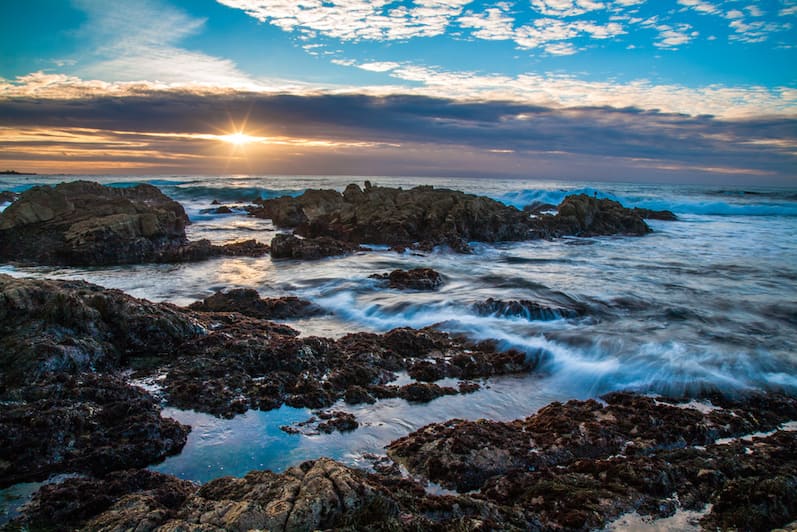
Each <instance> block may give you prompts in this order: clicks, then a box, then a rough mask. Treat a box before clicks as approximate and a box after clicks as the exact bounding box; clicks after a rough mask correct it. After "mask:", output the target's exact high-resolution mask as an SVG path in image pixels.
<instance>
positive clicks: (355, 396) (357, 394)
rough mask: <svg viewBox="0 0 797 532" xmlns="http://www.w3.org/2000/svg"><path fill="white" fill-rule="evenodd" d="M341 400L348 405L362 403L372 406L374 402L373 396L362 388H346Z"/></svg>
mask: <svg viewBox="0 0 797 532" xmlns="http://www.w3.org/2000/svg"><path fill="white" fill-rule="evenodd" d="M343 399H344V400H345V401H346V402H347V403H348V404H350V405H359V404H362V403H367V404H373V403H375V402H376V399H374V396H373V395H371V394H370V393H368V390H366V389H365V388H363V387H362V386H356V385H355V386H349V387H348V388H346V395H345V396H344V397H343Z"/></svg>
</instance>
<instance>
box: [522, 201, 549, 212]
mask: <svg viewBox="0 0 797 532" xmlns="http://www.w3.org/2000/svg"><path fill="white" fill-rule="evenodd" d="M554 211H556V205H551V204H550V203H544V202H541V201H535V202H533V203H530V204H528V205H526V206H525V207H523V212H527V213H529V214H542V213H544V212H554Z"/></svg>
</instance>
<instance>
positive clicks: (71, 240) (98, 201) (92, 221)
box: [0, 181, 267, 266]
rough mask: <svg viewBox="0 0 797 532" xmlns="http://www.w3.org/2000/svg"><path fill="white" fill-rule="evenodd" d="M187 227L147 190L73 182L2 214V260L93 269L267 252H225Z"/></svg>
mask: <svg viewBox="0 0 797 532" xmlns="http://www.w3.org/2000/svg"><path fill="white" fill-rule="evenodd" d="M188 223H189V221H188V216H187V215H186V214H185V211H184V210H183V208H182V206H181V205H180V204H179V203H177V202H176V201H173V200H171V199H169V198H168V197H166V196H165V195H163V194H162V193H161V192H160V191H159V190H158V189H157V188H155V187H153V186H151V185H146V184H142V185H138V186H135V187H130V188H113V187H105V186H103V185H100V184H99V183H92V182H87V181H74V182H70V183H61V184H59V185H56V186H54V187H50V186H38V187H34V188H32V189H30V190H28V191H26V192H23V193H22V194H21V195H20V196H19V197H18V198H17V199H16V201H14V203H12V204H11V205H10V206H8V207H7V208H6V209H5V210H4V211H3V212H2V213H0V260H6V261H21V262H32V263H38V264H63V265H88V266H92V265H108V264H129V263H140V262H177V261H189V260H200V259H204V258H207V257H210V256H218V255H223V254H225V253H233V254H239V253H241V252H243V251H244V250H245V249H246V250H247V252H248V253H255V254H262V253H264V252H265V251H266V250H267V248H266V249H264V248H263V247H262V245H259V246H251V245H250V246H249V247H248V248H247V247H246V246H244V247H242V246H238V247H237V248H235V249H234V251H230V252H227V251H225V249H224V247H223V246H214V245H212V244H210V242H208V241H206V240H204V241H199V242H189V241H188V240H187V238H186V236H185V226H186V225H187V224H188Z"/></svg>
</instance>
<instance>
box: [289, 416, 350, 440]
mask: <svg viewBox="0 0 797 532" xmlns="http://www.w3.org/2000/svg"><path fill="white" fill-rule="evenodd" d="M314 414H315V415H314V416H312V417H311V418H310V419H307V420H305V421H300V422H298V423H294V424H292V425H285V426H282V427H280V430H282V431H283V432H287V433H288V434H305V435H309V436H315V435H318V434H321V433H324V434H331V433H333V432H335V431H338V432H351V431H353V430H355V429H356V428H357V427H359V426H360V424H359V423H358V422H357V418H356V417H354V414H349V413H348V412H341V411H340V410H333V411H331V412H328V411H320V412H314Z"/></svg>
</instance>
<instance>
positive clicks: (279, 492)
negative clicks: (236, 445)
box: [12, 458, 527, 531]
mask: <svg viewBox="0 0 797 532" xmlns="http://www.w3.org/2000/svg"><path fill="white" fill-rule="evenodd" d="M48 488H49V489H46V490H44V489H43V490H41V491H40V492H39V493H38V494H37V495H36V497H35V500H34V503H33V504H32V505H31V506H30V507H29V508H28V509H27V511H26V512H25V514H24V515H23V517H22V518H21V519H19V520H17V521H16V523H12V526H15V527H21V526H25V525H27V526H31V525H33V526H32V528H35V527H36V526H37V525H38V526H42V525H44V526H54V527H55V528H57V527H58V525H54V524H55V523H64V524H65V525H68V527H64V528H66V529H76V528H83V529H86V530H161V531H167V530H203V531H223V530H273V531H283V530H285V531H289V530H330V529H334V530H352V531H353V530H479V529H496V528H502V529H506V530H522V529H523V528H525V525H526V524H527V523H526V522H525V520H523V519H522V515H520V514H519V513H517V512H514V511H513V510H511V509H510V510H509V511H507V509H502V508H498V507H496V506H495V505H494V504H491V503H489V502H487V501H484V500H480V499H476V498H473V497H468V496H445V497H437V496H431V495H427V494H426V493H425V491H424V489H423V488H422V487H421V486H420V485H419V484H417V483H415V482H412V481H410V480H405V479H402V478H400V477H395V476H390V477H388V476H382V475H369V474H366V473H364V472H362V471H358V470H355V469H351V468H349V467H346V466H344V465H342V464H340V463H337V462H334V461H332V460H329V459H326V458H320V459H318V460H314V461H309V462H305V463H303V464H301V465H298V466H296V467H292V468H290V469H288V470H287V471H286V472H285V473H282V474H276V473H272V472H270V471H252V472H250V473H248V474H247V475H246V476H245V477H243V478H232V477H224V478H220V479H217V480H213V481H211V482H208V483H207V484H205V485H204V486H202V487H196V486H191V485H190V483H186V482H184V481H179V480H177V479H174V478H173V477H167V476H165V475H157V474H154V473H148V474H142V473H139V472H124V473H120V474H115V475H112V476H109V477H107V478H105V479H68V480H66V481H65V482H64V483H63V484H60V485H58V486H53V487H52V488H50V487H48ZM170 492H171V493H172V495H171V496H170V495H169V494H170ZM81 494H82V496H81Z"/></svg>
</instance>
